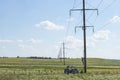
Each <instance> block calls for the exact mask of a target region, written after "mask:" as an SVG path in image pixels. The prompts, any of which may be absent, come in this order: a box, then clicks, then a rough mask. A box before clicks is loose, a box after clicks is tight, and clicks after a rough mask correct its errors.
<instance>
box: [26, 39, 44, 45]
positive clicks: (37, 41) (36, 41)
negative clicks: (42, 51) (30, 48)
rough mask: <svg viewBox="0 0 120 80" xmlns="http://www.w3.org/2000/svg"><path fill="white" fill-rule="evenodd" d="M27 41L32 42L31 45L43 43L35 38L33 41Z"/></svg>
mask: <svg viewBox="0 0 120 80" xmlns="http://www.w3.org/2000/svg"><path fill="white" fill-rule="evenodd" d="M27 41H28V42H30V43H33V44H38V43H41V42H42V40H40V39H34V38H31V39H29V40H27Z"/></svg>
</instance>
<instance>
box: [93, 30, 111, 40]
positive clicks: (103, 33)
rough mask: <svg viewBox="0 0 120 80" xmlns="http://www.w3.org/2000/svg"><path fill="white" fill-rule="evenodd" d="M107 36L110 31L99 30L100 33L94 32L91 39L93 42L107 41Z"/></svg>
mask: <svg viewBox="0 0 120 80" xmlns="http://www.w3.org/2000/svg"><path fill="white" fill-rule="evenodd" d="M109 34H110V31H109V30H101V31H98V32H96V33H95V34H94V35H93V36H92V37H91V39H92V40H93V41H100V40H102V41H106V40H108V39H109Z"/></svg>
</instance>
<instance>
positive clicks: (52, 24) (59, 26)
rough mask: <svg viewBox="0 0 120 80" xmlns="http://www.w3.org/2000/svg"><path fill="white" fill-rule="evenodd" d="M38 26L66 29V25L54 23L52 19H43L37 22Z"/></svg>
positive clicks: (48, 28)
mask: <svg viewBox="0 0 120 80" xmlns="http://www.w3.org/2000/svg"><path fill="white" fill-rule="evenodd" d="M35 26H36V27H41V28H44V29H47V30H64V27H63V26H61V25H57V24H54V23H53V22H50V21H42V22H40V23H38V24H35Z"/></svg>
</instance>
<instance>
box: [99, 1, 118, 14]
mask: <svg viewBox="0 0 120 80" xmlns="http://www.w3.org/2000/svg"><path fill="white" fill-rule="evenodd" d="M116 1H117V0H113V1H112V2H111V3H110V4H108V6H106V7H105V8H103V10H102V11H101V13H104V11H105V10H106V9H108V8H109V7H111V6H112V5H113V4H114V3H115V2H116ZM101 13H100V14H101Z"/></svg>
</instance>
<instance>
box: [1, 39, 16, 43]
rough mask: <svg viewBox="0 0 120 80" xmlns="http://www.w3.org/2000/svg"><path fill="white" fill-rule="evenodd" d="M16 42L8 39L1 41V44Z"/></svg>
mask: <svg viewBox="0 0 120 80" xmlns="http://www.w3.org/2000/svg"><path fill="white" fill-rule="evenodd" d="M13 42H14V40H9V39H6V40H0V43H13Z"/></svg>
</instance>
